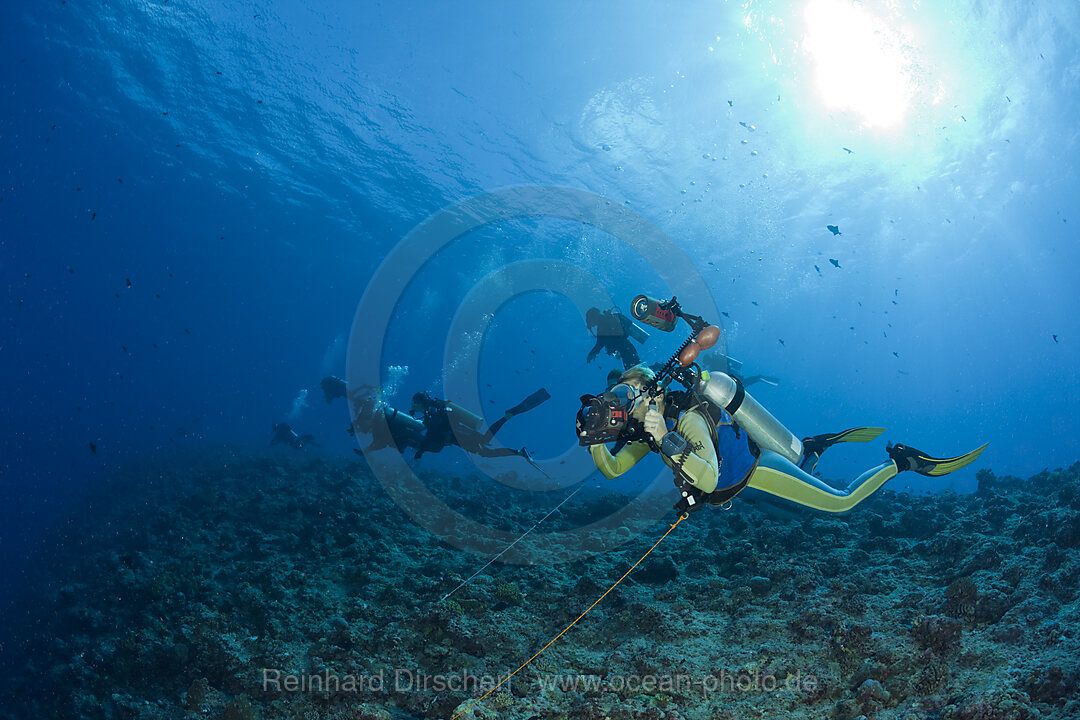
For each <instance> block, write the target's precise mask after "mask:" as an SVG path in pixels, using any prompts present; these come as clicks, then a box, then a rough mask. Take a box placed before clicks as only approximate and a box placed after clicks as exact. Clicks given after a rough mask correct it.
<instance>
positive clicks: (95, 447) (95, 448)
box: [90, 442, 97, 455]
mask: <svg viewBox="0 0 1080 720" xmlns="http://www.w3.org/2000/svg"><path fill="white" fill-rule="evenodd" d="M90 452H92V453H94V454H95V455H97V445H95V444H94V443H93V442H91V443H90Z"/></svg>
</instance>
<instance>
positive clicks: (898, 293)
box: [892, 288, 900, 297]
mask: <svg viewBox="0 0 1080 720" xmlns="http://www.w3.org/2000/svg"><path fill="white" fill-rule="evenodd" d="M892 294H893V297H899V295H900V288H896V289H895V290H893V291H892Z"/></svg>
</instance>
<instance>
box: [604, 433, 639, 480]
mask: <svg viewBox="0 0 1080 720" xmlns="http://www.w3.org/2000/svg"><path fill="white" fill-rule="evenodd" d="M589 453H590V454H592V459H593V462H594V463H596V469H597V470H599V471H600V472H601V473H603V475H604V477H606V478H607V479H608V480H611V479H612V478H617V477H619V476H620V475H622V474H623V473H624V472H626V471H627V470H629V469H630V468H632V467H634V466H635V465H637V463H638V460H641V458H643V457H645V456H646V455H648V454H649V446H648V445H646V444H645V443H643V442H632V443H630V444H629V445H627V446H626V447H624V448H623V449H622V450H620V451H619V452H618V453H616V454H615V455H612V454H611V453H610V452H608V449H607V447H605V446H604V445H590V446H589Z"/></svg>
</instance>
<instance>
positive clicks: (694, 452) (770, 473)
mask: <svg viewBox="0 0 1080 720" xmlns="http://www.w3.org/2000/svg"><path fill="white" fill-rule="evenodd" d="M718 375H719V377H720V378H723V380H724V381H726V382H728V383H732V387H733V388H734V390H732V391H731V392H729V393H728V394H727V395H724V394H723V393H722V392H714V391H713V389H712V386H710V385H709V384H708V381H709V378H708V374H707V373H705V374H704V381H705V384H704V387H705V388H706V392H705V393H699V392H673V393H666V394H665V393H663V392H658V393H657V394H655V395H653V396H649V395H648V394H647V392H646V389H647V388H649V387H650V386H653V385H654V383H653V380H654V374H653V371H652V370H651V369H649V368H648V367H645V366H643V365H638V366H635V367H633V368H630V369H629V370H627V371H626V372H625V373H623V374H622V376H621V377H620V378H619V382H618V384H616V385H615V386H614V387H612V388H611V389H610V390H609V391H607V392H606V393H604V395H603V396H584V397H583V398H582V403H583V410H582V413H580V414H579V416H578V434H579V437H580V438H581V441H582V444H585V445H588V446H589V452H590V453H591V455H592V458H593V462H594V463H595V464H596V467H597V468H598V469H599V470H600V472H601V473H603V474H604V476H605V477H607V478H609V479H610V478H614V477H617V476H619V475H621V474H623V473H624V472H626V471H627V470H629V469H630V468H631V467H633V466H634V465H636V464H637V463H638V461H639V460H641V459H642V458H643V457H645V456H646V455H648V454H649V453H650V452H653V451H658V452H659V453H660V455H661V457H662V459H663V461H664V463H665V464H667V465H668V467H670V468H672V470H673V471H674V473H675V484H676V486H678V487H679V488H680V489H681V490H682V495H683V499H682V500H681V501H680V503H679V504H678V505H676V508H679V509H680V510H696V509H698V508H699V507H701V505H702V504H703V503H708V504H710V505H724V504H726V503H727V502H728V501H730V500H731V499H732V498H733V497H735V495H737V494H738V493H739V492H741V491H742V490H744V489H745V488H752V489H754V490H759V491H762V492H764V493H768V494H769V495H772V496H775V497H778V498H782V499H784V500H788V501H791V502H794V503H797V504H799V505H805V506H807V507H812V508H814V509H816V510H824V511H827V512H844V511H847V510H850V509H851V508H853V507H855V505H857V504H858V503H859V502H861V501H862V500H864V499H865V498H866V497H868V496H869V495H870V494H871V493H873V492H874V491H875V490H877V489H878V488H880V487H881V486H882V485H884V484H885V482H886V481H888V480H889V479H890V478H892V477H894V476H895V475H896V474H897V473H899V472H901V471H904V470H912V471H914V472H917V473H920V474H922V475H928V476H939V475H945V474H948V473H950V472H953V471H954V470H958V469H959V468H962V467H964V466H965V465H967V464H969V463H971V462H972V461H973V460H975V458H976V457H978V456H979V453H981V452H982V451H983V449H984V448H985V447H986V445H983V446H982V447H980V448H978V449H976V450H974V451H972V452H970V453H967V454H965V455H961V456H959V457H955V458H933V457H930V456H928V455H926V454H925V453H923V452H921V451H919V450H915V449H914V448H909V447H906V446H904V445H899V444H898V445H893V446H889V447H888V453H889V459H888V460H887V461H886V462H884V463H882V464H881V465H879V466H877V467H875V468H871V469H870V470H868V471H867V472H865V473H863V474H862V475H860V476H859V477H858V478H856V479H855V480H854V481H853V482H852V483H851V484H849V485H848V486H847V488H845V489H843V490H838V489H836V488H833V487H831V486H829V485H827V484H825V483H824V482H822V481H821V480H819V479H818V478H816V477H814V476H813V475H812V474H811V473H812V472H813V471H814V468H815V467H816V465H817V461H818V459H819V458H820V456H821V453H823V452H824V451H825V450H826V449H828V448H829V447H830V446H832V445H833V444H835V443H838V442H867V441H869V440H873V439H874V438H876V437H877V436H878V435H880V434H881V433H882V432H883V429H882V428H852V429H850V430H845V431H844V432H841V433H834V434H826V435H817V436H814V437H809V438H804V439H803V440H802V441H799V440H798V439H796V438H795V437H794V436H792V435H791V434H790V433H789V432H788V431H787V430H786V429H784V428H783V427H782V426H780V425H779V423H778V422H776V421H775V419H774V418H772V416H771V415H768V413H767V411H765V410H764V409H763V408H761V407H760V406H759V405H757V403H756V401H753V400H752V398H750V397H749V396H747V395H745V391H744V390H743V389H742V386H741V384H739V383H737V382H734V381H732V379H731V378H730V377H728V376H726V375H722V374H718ZM720 386H722V383H720ZM718 398H719V402H716V401H717V399H718ZM710 400H712V402H710ZM744 403H745V404H746V405H747V406H749V407H750V408H751V409H753V408H755V407H756V408H757V412H758V413H759V415H758V416H754V415H752V414H750V413H746V412H744V413H742V414H743V416H744V418H745V419H742V422H743V424H745V425H746V426H747V429H743V428H742V427H740V425H739V421H740V417H739V415H740V413H739V408H740V406H741V405H742V404H744ZM585 405H589V407H590V408H591V410H587V409H586V408H585V407H584V406H585ZM729 409H730V413H729V412H728V410H729ZM600 411H602V412H603V417H604V418H605V420H606V422H605V423H604V425H607V426H610V427H611V428H612V430H611V431H610V432H608V433H607V434H605V433H604V432H603V431H602V430H600V431H598V430H597V428H598V427H600V426H601V424H600V423H597V422H596V419H597V418H596V415H597V414H598V413H599V412H600ZM590 412H591V414H593V415H594V418H593V421H592V422H591V423H590V422H589V417H588V416H589V414H590ZM620 413H623V414H620ZM733 416H734V418H733ZM669 422H674V427H672V428H671V429H669V428H668V423H669ZM634 423H637V424H638V427H639V430H638V432H637V433H636V436H635V437H634V439H633V440H631V441H629V442H619V440H620V439H625V437H626V435H625V434H623V433H620V434H615V432H614V428H615V427H616V425H620V424H621V425H620V426H621V427H626V426H627V425H628V424H629V425H633V424H634ZM763 428H764V429H763ZM751 429H752V430H756V431H757V432H758V442H755V441H754V440H753V439H751V437H750V435H749V432H748V431H749V430H751ZM769 431H771V432H769ZM612 440H614V441H616V443H617V447H616V452H615V454H614V455H613V454H612V453H611V452H610V451H609V450H608V449H607V447H606V446H605V444H604V443H605V442H606V441H612ZM619 446H621V447H619ZM770 446H771V447H770ZM793 460H794V461H793Z"/></svg>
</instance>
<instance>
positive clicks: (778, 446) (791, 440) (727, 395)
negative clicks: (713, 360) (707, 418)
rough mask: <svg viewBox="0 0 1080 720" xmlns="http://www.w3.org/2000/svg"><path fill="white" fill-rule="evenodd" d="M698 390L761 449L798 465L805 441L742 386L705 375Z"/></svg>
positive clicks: (723, 376)
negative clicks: (730, 418)
mask: <svg viewBox="0 0 1080 720" xmlns="http://www.w3.org/2000/svg"><path fill="white" fill-rule="evenodd" d="M696 390H697V392H698V393H699V394H700V395H701V396H702V397H704V398H705V399H706V400H708V401H709V402H711V403H713V404H714V405H716V406H718V407H722V408H724V409H725V410H727V411H728V413H730V414H731V417H732V418H733V419H734V420H735V422H736V423H738V425H739V427H741V428H742V429H743V430H745V431H746V434H747V435H749V436H750V439H751V440H753V441H754V442H755V443H756V444H757V446H758V447H760V448H763V449H765V450H772V451H773V452H775V453H777V454H779V455H781V456H783V457H785V458H787V459H788V460H790V461H791V462H793V463H795V464H796V465H798V464H799V461H800V460H801V459H802V454H803V445H802V440H800V439H799V438H797V437H795V436H794V435H792V434H791V431H790V430H788V429H787V428H786V427H784V426H783V425H782V424H781V423H780V421H779V420H777V419H776V418H775V417H773V416H772V414H771V413H770V412H769V411H768V410H766V409H765V408H764V407H762V406H761V403H759V402H758V401H757V400H755V399H754V398H753V397H751V396H750V394H749V393H748V392H746V390H745V388H743V385H742V383H741V382H739V381H738V380H736V379H735V378H733V377H731V376H730V375H727V374H725V373H722V372H712V373H710V372H706V371H703V372H702V373H701V379H700V380H699V381H698V383H697V387H696Z"/></svg>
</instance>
